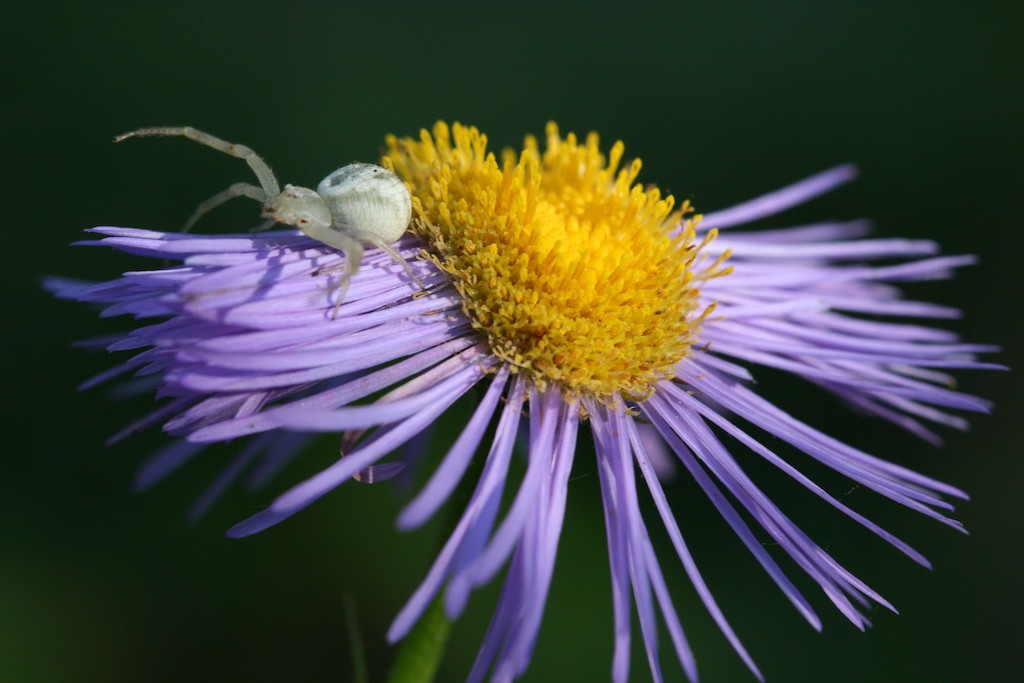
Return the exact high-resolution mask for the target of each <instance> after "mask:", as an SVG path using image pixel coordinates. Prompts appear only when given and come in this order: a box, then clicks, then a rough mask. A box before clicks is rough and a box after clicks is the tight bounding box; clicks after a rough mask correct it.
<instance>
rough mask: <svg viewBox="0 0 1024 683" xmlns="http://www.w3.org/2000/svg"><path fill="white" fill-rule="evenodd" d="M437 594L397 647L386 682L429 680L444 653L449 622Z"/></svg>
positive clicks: (450, 627) (401, 682)
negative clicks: (393, 662) (393, 663)
mask: <svg viewBox="0 0 1024 683" xmlns="http://www.w3.org/2000/svg"><path fill="white" fill-rule="evenodd" d="M443 603H444V596H443V594H442V595H438V596H437V598H435V599H434V602H432V603H430V607H428V608H427V611H426V612H424V613H423V616H422V617H420V620H419V621H418V622H417V623H416V626H414V627H413V629H412V631H410V632H409V635H407V636H406V637H405V638H404V639H402V643H401V645H399V648H398V656H397V657H396V658H395V665H394V668H392V669H391V677H390V678H388V681H389V683H431V681H433V680H434V675H435V674H436V673H437V667H438V665H440V663H441V657H442V656H444V651H445V645H447V643H448V636H449V634H450V633H451V630H452V623H451V622H450V621H449V620H448V617H446V616H445V613H444V604H443Z"/></svg>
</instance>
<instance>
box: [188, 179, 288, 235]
mask: <svg viewBox="0 0 1024 683" xmlns="http://www.w3.org/2000/svg"><path fill="white" fill-rule="evenodd" d="M235 197H248V198H249V199H255V200H256V201H258V202H259V203H260V204H262V203H264V202H265V201H266V200H267V195H266V193H265V192H264V191H263V190H262V189H261V188H258V187H256V186H255V185H253V184H251V183H235V184H234V185H232V186H231V187H229V188H228V189H226V190H222V191H221V192H218V193H217V194H215V195H213V196H212V197H210V198H209V199H207V200H206V201H205V202H203V203H202V204H200V205H199V206H197V207H196V210H195V211H193V212H192V215H191V216H189V219H188V220H187V221H185V225H184V226H182V228H181V231H182V232H188V231H189V230H191V229H192V226H194V225H195V224H196V223H197V222H198V221H199V219H200V218H202V217H203V216H204V215H206V214H207V213H209V212H210V211H213V210H214V209H215V208H217V207H218V206H220V205H221V204H224V203H225V202H228V201H230V200H232V199H234V198H235ZM273 224H274V222H273V221H270V225H273ZM264 225H266V223H263V224H261V227H263V226H264ZM267 227H269V226H267ZM263 229H264V230H265V229H266V228H265V227H264V228H263Z"/></svg>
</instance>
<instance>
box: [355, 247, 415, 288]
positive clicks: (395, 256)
mask: <svg viewBox="0 0 1024 683" xmlns="http://www.w3.org/2000/svg"><path fill="white" fill-rule="evenodd" d="M365 239H366V241H367V242H369V243H370V244H372V245H373V246H375V247H377V248H378V249H380V250H381V251H383V252H384V253H385V254H387V255H388V256H390V257H391V260H392V261H394V262H395V263H397V264H398V265H400V266H402V268H404V269H405V273H406V275H408V276H409V277H410V279H412V281H413V282H415V283H416V284H418V285H419V286H420V289H426V288H427V286H426V285H425V284H423V283H422V282H420V279H419V278H418V277H416V273H414V272H413V270H412V266H411V265H409V262H408V261H406V260H405V259H404V258H402V255H401V254H399V253H398V251H396V250H395V248H394V247H392V246H391V245H390V244H388V243H387V242H385V241H384V240H382V239H380V238H379V237H366V238H365Z"/></svg>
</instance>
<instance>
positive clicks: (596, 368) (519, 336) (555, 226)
mask: <svg viewBox="0 0 1024 683" xmlns="http://www.w3.org/2000/svg"><path fill="white" fill-rule="evenodd" d="M623 149H624V148H623V145H622V143H621V142H617V143H615V145H614V146H613V147H612V149H611V152H610V153H609V154H608V157H607V158H606V157H605V156H604V155H603V154H602V153H601V152H600V150H599V148H598V138H597V135H596V134H593V133H592V134H590V135H589V136H587V139H586V141H585V142H584V143H582V144H580V143H578V142H577V140H576V136H575V135H573V134H571V133H570V134H569V135H567V136H566V137H565V138H564V139H563V138H562V137H561V136H560V135H559V132H558V128H557V126H555V124H553V123H551V124H548V127H547V147H546V149H545V150H544V152H543V154H542V153H541V152H540V151H539V149H538V146H537V141H536V139H534V138H533V137H527V138H526V141H525V144H524V148H523V151H522V152H520V153H519V154H518V155H517V154H516V153H515V152H514V151H512V150H505V151H503V152H502V154H501V161H500V163H499V161H498V160H497V159H496V158H495V156H494V154H493V153H491V152H488V151H487V138H486V136H484V135H483V134H481V133H480V132H479V131H478V130H477V129H476V128H472V127H465V126H461V125H459V124H457V123H456V124H454V125H453V126H452V127H451V128H449V127H448V126H447V125H446V124H444V123H442V122H439V123H437V124H436V125H435V126H434V130H433V134H431V133H428V132H427V131H425V130H424V131H422V132H421V134H420V139H419V140H414V139H412V138H405V139H398V138H396V137H394V136H389V137H388V139H387V156H386V157H385V158H384V159H383V161H382V163H383V165H384V166H386V167H388V168H390V169H391V170H393V171H395V172H396V173H397V174H398V175H399V176H400V177H402V178H403V179H404V180H405V181H406V182H407V183H408V184H409V187H410V190H411V191H412V194H413V210H414V216H415V218H414V221H413V225H412V229H413V231H414V232H416V233H417V234H418V235H420V236H421V237H422V238H423V239H425V240H426V241H427V242H428V244H429V247H430V248H429V251H428V255H427V257H428V258H430V259H431V260H432V261H433V262H434V263H435V264H436V265H437V266H438V267H440V268H441V269H442V270H444V271H445V272H447V273H448V274H449V275H450V276H451V277H452V279H453V281H454V284H455V287H456V288H457V290H458V291H459V293H460V295H461V296H462V301H463V310H464V312H465V313H466V315H467V316H468V317H469V319H470V320H471V321H472V325H473V327H474V329H476V331H477V332H478V333H479V334H481V335H482V336H483V337H484V338H485V339H486V340H487V342H488V344H489V345H490V348H491V350H492V352H493V353H494V354H495V355H496V356H497V357H498V358H500V359H502V360H503V361H505V362H506V363H508V364H509V365H511V366H512V368H513V369H514V370H515V371H517V372H524V373H527V374H528V375H529V376H530V379H531V380H532V381H533V382H534V383H535V384H537V385H538V386H540V387H543V386H545V385H546V384H547V383H548V382H555V383H557V384H558V385H559V386H560V387H562V389H563V390H564V391H567V392H569V393H571V394H574V395H589V396H596V397H598V398H600V399H602V400H610V397H611V396H612V395H613V394H615V393H618V394H620V395H622V396H623V397H624V398H627V399H632V400H642V399H643V398H646V397H647V396H649V395H650V394H651V392H653V390H654V385H655V384H656V383H657V382H659V381H661V380H662V379H665V378H668V377H672V376H674V374H675V373H674V371H673V366H674V365H675V364H676V363H678V362H679V360H680V359H681V358H682V357H683V356H684V355H685V354H686V353H687V350H688V349H689V347H690V344H691V343H692V342H693V338H694V332H695V328H696V326H697V325H698V324H699V323H700V321H701V320H702V319H703V318H704V316H705V315H706V314H707V312H708V311H703V312H700V311H698V307H699V306H698V301H697V296H698V290H697V288H696V283H697V282H699V281H700V280H703V279H706V278H708V277H714V276H716V275H721V274H725V273H726V272H728V269H727V268H723V267H721V259H720V260H718V261H715V262H714V263H711V264H709V265H705V266H703V267H702V268H700V269H699V270H700V272H699V273H696V274H695V270H697V269H695V268H694V264H695V259H697V258H698V254H699V251H700V247H701V246H703V244H706V243H707V241H708V240H707V239H706V240H705V241H704V243H702V244H700V245H697V244H696V243H695V236H694V227H695V226H696V224H697V221H699V219H700V217H699V216H696V217H692V218H687V217H686V214H688V213H689V206H688V204H686V203H684V204H683V207H682V208H681V209H680V210H677V211H675V212H673V211H672V207H673V199H672V197H670V196H668V197H664V198H662V197H661V194H660V193H659V191H658V190H657V189H656V188H652V187H648V188H646V189H645V188H643V187H641V186H640V185H637V184H634V181H635V180H636V177H637V174H638V173H639V171H640V161H639V160H634V161H633V162H632V163H630V164H629V165H628V166H627V167H626V168H623V169H621V170H618V166H619V163H620V161H621V160H622V154H623ZM711 237H713V234H712V235H710V236H709V238H708V239H710V238H711Z"/></svg>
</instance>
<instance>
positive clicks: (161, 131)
mask: <svg viewBox="0 0 1024 683" xmlns="http://www.w3.org/2000/svg"><path fill="white" fill-rule="evenodd" d="M151 135H166V136H179V137H183V138H188V139H189V140H192V141H194V142H198V143H199V144H200V145H206V146H207V147H211V148H213V149H215V150H217V151H218V152H223V153H224V154H229V155H231V156H233V157H235V158H236V159H242V160H243V161H245V163H247V164H249V168H251V169H252V171H253V173H255V174H256V178H257V179H258V180H259V181H260V187H262V188H263V193H264V196H265V197H266V198H267V199H271V198H273V197H276V196H277V195H278V194H280V192H281V187H280V186H279V185H278V184H277V178H276V177H274V173H273V172H272V171H271V170H270V166H268V165H267V162H265V161H263V159H262V157H260V155H258V154H256V152H254V151H252V149H250V148H248V147H246V146H245V145H236V144H234V143H233V142H228V141H227V140H221V139H220V138H218V137H217V136H215V135H210V134H209V133H204V132H203V131H201V130H197V129H196V128H193V127H191V126H181V127H166V126H164V127H157V128H140V129H138V130H133V131H131V132H128V133H122V134H121V135H118V136H117V137H115V138H114V142H123V141H124V140H127V139H128V138H139V137H148V136H151Z"/></svg>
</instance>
